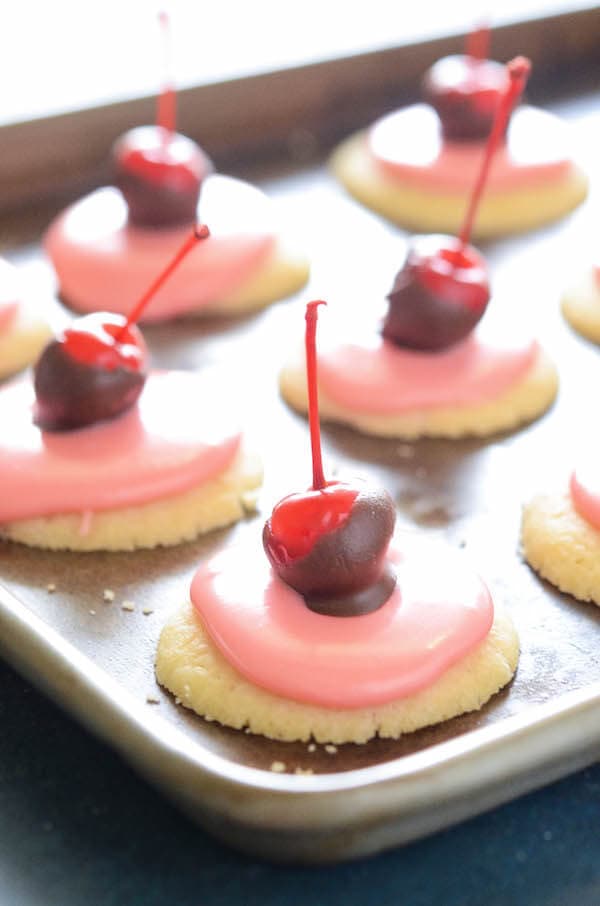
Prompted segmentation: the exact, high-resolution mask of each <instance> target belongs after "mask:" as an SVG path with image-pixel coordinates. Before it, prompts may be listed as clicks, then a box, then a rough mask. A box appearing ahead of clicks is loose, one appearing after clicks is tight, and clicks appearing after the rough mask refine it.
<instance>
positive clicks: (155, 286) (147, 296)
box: [115, 223, 210, 342]
mask: <svg viewBox="0 0 600 906" xmlns="http://www.w3.org/2000/svg"><path fill="white" fill-rule="evenodd" d="M209 236H210V230H209V229H208V227H207V226H206V224H205V223H203V224H201V225H198V224H196V226H194V229H193V230H192V233H191V235H190V236H188V238H187V239H186V240H185V242H184V243H183V244H182V245H181V247H180V248H179V250H178V251H177V252H176V253H175V255H174V256H173V258H171V260H170V261H169V263H168V264H167V266H166V267H165V268H164V269H163V270H162V271H161V272H160V274H159V275H158V277H157V278H156V279H155V280H154V282H153V283H152V285H151V286H149V287H148V289H147V290H146V292H145V293H144V295H143V296H142V298H141V299H140V300H139V302H138V303H137V305H135V306H134V308H133V309H132V310H131V312H130V313H129V315H128V317H127V321H126V322H125V324H124V325H123V327H122V328H121V330H120V331H119V332H118V334H117V335H116V337H115V341H116V342H119V341H120V340H121V339H122V338H123V336H124V334H125V332H126V330H127V328H128V327H131V325H132V324H135V323H136V322H137V321H138V320H139V318H140V316H141V314H142V312H143V311H144V309H145V307H146V305H147V304H148V302H149V301H150V300H151V298H152V297H153V296H154V294H155V293H156V292H157V291H158V290H159V289H160V287H161V286H162V285H163V283H164V282H165V281H166V280H168V278H169V277H170V276H171V274H172V273H173V271H174V270H175V268H177V267H179V264H180V263H181V262H182V261H183V259H184V258H185V256H186V255H187V254H188V252H191V250H192V249H193V248H194V247H195V246H196V245H197V243H198V242H200V241H201V240H202V239H208V237H209Z"/></svg>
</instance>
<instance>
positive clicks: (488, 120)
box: [423, 27, 507, 142]
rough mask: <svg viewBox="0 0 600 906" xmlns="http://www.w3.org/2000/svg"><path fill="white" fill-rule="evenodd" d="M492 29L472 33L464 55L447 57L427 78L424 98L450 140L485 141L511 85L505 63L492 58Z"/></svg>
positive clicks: (427, 74) (434, 66)
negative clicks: (509, 84)
mask: <svg viewBox="0 0 600 906" xmlns="http://www.w3.org/2000/svg"><path fill="white" fill-rule="evenodd" d="M488 47H489V28H487V27H482V28H479V29H476V30H475V31H474V32H472V33H471V35H470V36H469V39H468V41H467V52H466V54H465V55H464V56H460V55H456V56H450V57H443V58H442V59H441V60H438V61H437V63H434V65H433V66H432V67H431V69H429V70H428V71H427V72H426V73H425V76H424V78H423V97H424V99H425V100H426V101H427V103H429V104H431V106H432V107H433V108H434V110H435V111H436V113H437V114H438V116H439V118H440V124H441V128H442V134H443V136H444V138H445V139H447V140H448V141H457V142H464V141H481V140H482V139H485V138H487V137H488V135H489V134H490V131H491V129H492V124H493V122H494V115H495V112H496V107H497V106H498V103H499V101H500V98H501V96H502V95H503V94H504V92H505V90H506V85H507V78H506V70H505V67H504V66H502V64H501V63H496V62H495V61H494V60H488V59H487V54H488Z"/></svg>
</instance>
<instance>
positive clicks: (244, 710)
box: [156, 302, 519, 743]
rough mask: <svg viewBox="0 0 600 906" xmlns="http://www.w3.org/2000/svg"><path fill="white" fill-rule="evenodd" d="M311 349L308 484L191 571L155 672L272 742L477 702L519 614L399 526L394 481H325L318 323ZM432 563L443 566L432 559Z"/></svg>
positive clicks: (225, 719)
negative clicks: (186, 598) (385, 486)
mask: <svg viewBox="0 0 600 906" xmlns="http://www.w3.org/2000/svg"><path fill="white" fill-rule="evenodd" d="M319 304H320V303H319V302H312V303H309V305H308V307H307V315H306V321H307V331H306V353H307V374H308V383H309V397H310V428H311V444H312V453H313V485H312V488H311V489H310V490H308V491H307V492H303V493H298V494H291V495H290V496H288V497H285V498H284V499H283V500H281V501H280V502H279V503H278V504H277V505H276V506H275V508H274V510H273V513H272V515H271V517H270V519H268V520H267V522H266V524H265V526H264V530H263V546H264V550H265V553H266V558H265V557H261V556H260V555H259V553H258V550H257V548H258V546H259V544H260V542H259V540H258V538H257V537H256V536H254V537H251V538H248V537H247V538H246V541H245V542H243V543H240V544H237V545H232V546H229V547H226V548H224V549H223V550H222V551H221V553H219V554H218V555H217V556H216V557H214V558H213V559H211V560H209V561H208V562H207V563H204V564H202V565H201V566H200V568H199V569H198V571H197V573H196V575H195V576H194V579H193V581H192V586H191V603H190V604H188V605H187V606H186V607H185V608H184V609H183V610H181V611H180V612H179V613H177V614H175V615H174V616H173V618H172V619H171V620H170V621H169V623H168V624H167V625H166V626H165V628H164V629H163V631H162V633H161V637H160V641H159V646H158V652H157V658H156V674H157V678H158V681H159V682H160V683H161V684H162V685H163V686H165V687H166V688H167V689H168V690H170V691H171V692H172V693H173V694H174V695H175V696H176V697H177V700H178V701H179V702H180V703H181V704H182V705H184V706H185V707H187V708H191V709H192V710H194V711H196V712H197V713H198V714H200V715H202V716H204V717H206V718H207V719H211V720H217V721H219V722H220V723H222V724H225V725H227V726H231V727H235V728H237V729H242V728H246V729H248V730H249V731H250V732H252V733H259V734H262V735H264V736H268V737H271V738H274V739H281V740H288V741H292V740H307V739H310V738H311V737H312V738H314V739H316V740H317V741H318V742H332V743H344V742H356V743H362V742H366V741H367V740H368V739H370V738H372V737H373V736H376V735H379V736H384V737H398V736H400V735H401V734H403V733H408V732H411V731H413V730H417V729H419V728H420V727H423V726H427V725H429V724H434V723H438V722H440V721H443V720H446V719H448V718H450V717H454V716H456V715H458V714H462V713H464V712H466V711H472V710H476V709H478V708H481V707H482V705H483V704H484V703H485V702H486V701H487V700H488V699H489V698H490V697H491V696H492V695H493V694H494V693H496V692H497V691H498V690H499V689H501V688H502V687H503V686H505V685H506V683H508V682H509V681H510V679H511V678H512V676H513V674H514V671H515V669H516V665H517V659H518V649H519V645H518V639H517V635H516V631H515V629H514V627H513V624H512V622H511V620H510V618H509V616H508V615H507V613H506V612H505V611H504V609H503V608H501V607H499V606H498V603H497V602H496V601H495V600H494V599H493V597H492V594H491V592H490V590H489V589H488V588H487V586H486V585H485V583H484V582H483V581H482V580H481V579H480V578H479V576H477V574H476V573H474V572H473V571H472V570H471V569H470V568H469V566H468V565H467V564H466V563H465V562H464V561H463V559H462V556H461V555H460V554H458V553H457V552H455V551H452V550H450V549H448V548H446V547H444V546H441V545H435V544H432V543H431V542H424V541H421V540H418V539H416V538H415V537H414V536H412V535H410V534H409V533H405V534H404V535H402V536H398V537H397V538H395V537H394V522H395V509H394V504H393V502H392V500H391V498H390V496H389V495H388V494H387V492H386V491H382V490H380V489H377V488H372V487H369V486H368V485H367V484H366V483H364V482H361V481H356V480H353V481H326V480H325V478H324V475H323V468H322V464H321V449H320V440H319V422H318V412H317V381H316V367H317V366H316V352H315V329H316V317H317V314H316V310H317V306H318V305H319ZM432 562H435V564H436V568H435V569H431V564H432Z"/></svg>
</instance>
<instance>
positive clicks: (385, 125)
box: [332, 29, 587, 239]
mask: <svg viewBox="0 0 600 906" xmlns="http://www.w3.org/2000/svg"><path fill="white" fill-rule="evenodd" d="M488 36H489V31H488V29H480V30H479V31H477V32H475V33H474V34H473V35H471V40H470V42H469V45H468V47H467V54H466V55H465V56H452V57H444V58H443V59H441V60H439V61H438V62H437V63H435V65H434V66H433V67H432V68H431V69H430V70H429V71H428V72H427V73H426V75H425V78H424V82H423V90H424V103H421V104H414V105H412V106H410V107H406V108H403V109H401V110H397V111H395V112H393V113H390V114H388V115H387V116H384V117H383V118H382V119H380V120H378V121H377V122H376V123H375V124H374V125H373V126H371V127H370V128H369V129H368V130H366V131H364V132H360V133H358V134H355V135H353V136H351V137H350V138H349V139H347V140H346V141H345V142H343V143H342V145H340V146H339V148H338V149H337V150H336V151H335V153H334V155H333V158H332V168H333V172H334V174H335V175H336V176H337V178H338V179H339V180H340V182H341V183H343V185H344V186H345V188H346V189H348V191H349V192H350V193H351V194H352V195H354V196H355V197H356V198H357V199H358V200H359V201H360V202H362V203H363V204H365V205H366V206H367V207H369V208H372V209H373V210H374V211H376V212H377V213H379V214H382V215H383V216H384V217H387V218H388V219H389V220H392V221H394V222H395V223H398V224H400V225H402V226H404V227H407V228H409V229H412V230H417V231H423V232H429V231H431V232H449V233H453V232H456V231H457V230H458V228H459V225H460V223H461V220H462V217H463V215H464V210H465V203H466V197H467V195H468V192H469V189H470V185H471V173H472V172H473V170H474V169H475V168H477V166H478V161H479V158H480V156H481V154H482V152H483V147H484V144H485V141H486V139H487V137H488V135H489V133H490V129H491V124H492V121H493V117H494V112H495V108H496V106H497V104H498V100H499V98H500V96H501V95H502V94H503V92H504V91H505V90H506V81H507V80H506V70H505V67H504V66H502V65H500V64H499V63H496V62H494V61H492V60H489V59H486V57H487V50H488V43H489V42H488ZM586 194H587V178H586V176H585V174H584V173H583V172H582V170H581V169H580V168H579V167H578V166H577V165H576V164H575V163H574V162H573V160H572V158H571V152H570V149H569V141H568V134H567V127H566V126H565V125H564V124H563V123H562V122H561V121H560V120H559V119H558V118H557V117H555V116H552V115H551V114H549V113H546V112H544V111H542V110H539V109H536V108H534V107H530V106H522V107H519V108H518V109H517V110H516V111H515V113H514V115H513V116H512V118H511V120H510V125H509V127H508V131H507V133H506V135H504V133H503V141H502V143H501V144H500V145H499V147H498V149H497V151H496V153H495V155H494V159H493V162H492V166H491V172H490V179H489V183H488V186H487V189H486V193H485V195H484V198H483V199H482V203H481V206H480V208H479V211H478V214H477V218H476V219H475V223H474V226H473V235H474V236H475V237H477V238H480V239H481V238H487V237H492V236H499V235H503V234H510V233H520V232H524V231H526V230H531V229H535V228H537V227H539V226H541V225H542V224H545V223H548V222H550V221H552V220H555V219H557V218H559V217H562V216H564V215H565V214H567V213H568V212H569V211H571V210H572V209H573V208H575V207H576V206H577V205H578V204H580V202H582V201H583V199H584V198H585V196H586Z"/></svg>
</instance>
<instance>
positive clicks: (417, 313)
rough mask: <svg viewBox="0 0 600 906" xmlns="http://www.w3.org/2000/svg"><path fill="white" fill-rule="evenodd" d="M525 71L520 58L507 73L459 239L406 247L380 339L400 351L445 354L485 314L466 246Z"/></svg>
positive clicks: (484, 280) (482, 275)
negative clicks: (412, 350)
mask: <svg viewBox="0 0 600 906" xmlns="http://www.w3.org/2000/svg"><path fill="white" fill-rule="evenodd" d="M529 70H530V63H529V61H528V60H526V59H525V58H523V57H517V58H516V59H515V60H512V61H511V62H510V63H509V64H508V65H507V67H506V73H507V87H506V89H505V91H504V93H503V94H502V95H501V97H500V99H499V102H498V104H497V106H496V112H495V116H494V121H493V124H492V131H491V132H490V135H489V137H488V140H487V143H486V146H485V150H484V154H483V157H482V160H481V166H480V169H479V173H478V174H477V177H476V180H475V183H474V185H473V189H472V191H471V196H470V198H469V199H468V204H467V210H466V214H465V218H464V221H463V225H462V228H461V231H460V234H459V236H458V237H457V238H454V237H452V236H417V237H415V238H414V239H413V241H412V243H411V245H410V247H409V251H408V255H407V258H406V262H405V264H404V267H403V268H402V270H401V271H400V272H399V273H398V274H397V276H396V279H395V280H394V285H393V287H392V290H391V292H390V294H389V296H388V299H389V303H390V305H389V309H388V313H387V315H386V317H385V320H384V323H383V335H384V337H385V338H386V339H387V340H391V341H392V342H394V343H397V344H398V346H404V347H407V348H409V349H419V350H426V351H432V352H435V351H437V350H441V349H446V348H447V347H449V346H453V345H454V344H455V343H458V342H460V340H463V339H465V338H466V337H467V336H468V335H469V334H470V332H471V331H472V330H473V328H474V327H475V325H476V324H477V322H478V321H479V319H480V318H481V316H482V315H483V313H484V311H485V309H486V306H487V304H488V301H489V298H490V287H489V281H488V274H487V266H486V263H485V260H484V259H483V257H482V256H481V255H480V253H479V252H478V251H477V250H476V249H475V248H473V246H471V245H469V244H468V243H469V238H470V235H471V232H472V229H473V223H474V221H475V215H476V213H477V209H478V206H479V203H480V201H481V196H482V193H483V189H484V187H485V183H486V180H487V177H488V174H489V169H490V164H491V161H492V158H493V155H494V153H495V151H496V149H497V147H498V143H499V142H500V140H501V137H502V135H503V134H504V130H505V128H506V123H507V122H508V118H509V116H510V113H511V111H512V109H513V106H514V104H515V102H516V100H517V99H518V97H519V96H520V94H521V92H522V90H523V87H524V85H525V82H526V80H527V77H528V75H529Z"/></svg>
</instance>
